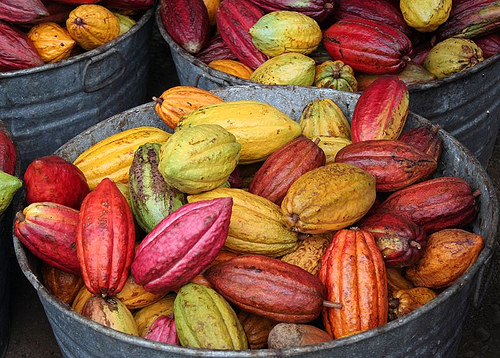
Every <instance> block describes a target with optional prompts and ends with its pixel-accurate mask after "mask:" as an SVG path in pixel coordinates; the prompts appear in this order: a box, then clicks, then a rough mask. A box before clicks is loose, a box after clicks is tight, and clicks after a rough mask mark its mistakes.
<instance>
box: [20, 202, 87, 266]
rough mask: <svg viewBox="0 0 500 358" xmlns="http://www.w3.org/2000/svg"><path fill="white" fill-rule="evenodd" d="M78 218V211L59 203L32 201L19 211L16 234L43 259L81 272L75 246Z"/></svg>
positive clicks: (48, 262) (52, 264)
mask: <svg viewBox="0 0 500 358" xmlns="http://www.w3.org/2000/svg"><path fill="white" fill-rule="evenodd" d="M78 221H79V212H78V210H75V209H72V208H70V207H67V206H64V205H60V204H56V203H43V202H42V203H33V204H31V205H28V206H27V207H25V208H24V210H23V211H22V212H18V213H17V214H16V219H15V221H14V233H15V235H16V237H17V238H18V239H19V241H21V242H22V243H23V245H24V246H26V248H28V250H30V251H31V252H32V253H33V255H35V256H36V257H38V258H39V259H40V260H42V261H44V262H46V263H47V264H49V265H51V266H54V267H57V268H59V269H61V270H63V271H66V272H70V273H72V274H75V275H80V263H79V262H78V257H77V253H76V245H75V240H76V232H77V229H78Z"/></svg>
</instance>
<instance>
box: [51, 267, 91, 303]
mask: <svg viewBox="0 0 500 358" xmlns="http://www.w3.org/2000/svg"><path fill="white" fill-rule="evenodd" d="M42 278H43V284H44V285H45V287H46V288H47V290H48V291H49V292H50V293H52V294H53V295H54V296H56V297H57V298H58V299H60V300H61V301H62V302H64V303H66V304H68V305H70V304H71V303H72V302H73V300H74V299H75V297H76V295H77V294H78V292H79V291H80V289H81V288H82V287H83V280H82V278H81V277H80V276H78V275H75V274H72V273H69V272H65V271H63V270H60V269H58V268H57V267H54V266H50V265H48V264H46V263H45V262H42Z"/></svg>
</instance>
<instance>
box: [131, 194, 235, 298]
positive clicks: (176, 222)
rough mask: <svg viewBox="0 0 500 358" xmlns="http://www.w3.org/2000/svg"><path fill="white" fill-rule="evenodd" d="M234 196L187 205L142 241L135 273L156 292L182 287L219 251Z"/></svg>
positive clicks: (151, 290)
mask: <svg viewBox="0 0 500 358" xmlns="http://www.w3.org/2000/svg"><path fill="white" fill-rule="evenodd" d="M232 203H233V200H232V199H231V198H221V199H214V200H206V201H202V202H199V203H192V204H187V205H184V206H183V207H182V208H180V209H178V210H177V211H175V212H174V213H173V214H170V215H169V216H168V217H166V218H165V219H163V220H162V221H161V222H160V223H159V224H158V225H157V226H156V227H155V228H154V229H153V231H151V232H150V233H149V234H148V235H147V236H146V237H145V238H144V239H143V240H142V242H141V244H140V245H139V247H138V249H137V252H136V255H135V258H134V262H133V263H132V275H133V276H134V278H135V281H136V282H137V283H139V284H140V285H143V286H144V288H145V289H146V290H147V291H149V292H153V293H160V292H168V291H171V290H176V289H179V288H180V287H181V286H182V285H184V284H186V283H187V282H189V281H190V280H191V279H192V278H193V277H195V276H196V275H198V274H199V273H200V272H201V271H202V270H203V269H204V268H205V267H206V266H207V265H208V264H209V263H210V262H212V260H213V259H214V258H215V257H216V256H217V255H218V254H219V252H220V250H221V248H222V245H224V241H225V240H226V238H227V234H228V230H229V220H230V218H231V208H232Z"/></svg>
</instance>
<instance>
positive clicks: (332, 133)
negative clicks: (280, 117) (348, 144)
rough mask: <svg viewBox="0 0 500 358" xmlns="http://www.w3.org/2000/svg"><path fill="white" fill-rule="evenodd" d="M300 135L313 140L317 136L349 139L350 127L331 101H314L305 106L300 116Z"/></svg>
mask: <svg viewBox="0 0 500 358" xmlns="http://www.w3.org/2000/svg"><path fill="white" fill-rule="evenodd" d="M300 127H301V128H302V134H303V135H304V136H306V137H307V138H309V139H311V140H314V139H315V138H316V137H318V136H328V137H342V138H347V139H351V126H350V124H349V122H348V121H347V118H346V117H345V115H344V113H343V112H342V109H341V108H340V107H339V106H338V105H337V104H336V103H335V102H334V101H332V100H331V99H329V98H323V99H315V100H313V101H310V102H309V103H307V104H306V106H305V107H304V109H303V110H302V114H301V115H300Z"/></svg>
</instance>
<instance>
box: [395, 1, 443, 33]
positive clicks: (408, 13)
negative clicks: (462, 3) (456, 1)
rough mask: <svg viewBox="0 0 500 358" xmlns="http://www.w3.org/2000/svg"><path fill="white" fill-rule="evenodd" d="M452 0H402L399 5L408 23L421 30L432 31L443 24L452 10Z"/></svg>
mask: <svg viewBox="0 0 500 358" xmlns="http://www.w3.org/2000/svg"><path fill="white" fill-rule="evenodd" d="M451 2H452V1H451V0H425V1H419V2H415V1H411V0H401V1H400V2H399V6H400V9H401V12H402V13H403V17H404V19H405V21H406V23H407V24H408V25H410V26H411V27H413V28H414V29H416V30H418V31H420V32H432V31H434V30H436V29H437V28H438V27H439V25H441V24H443V23H444V22H445V21H446V20H448V17H449V16H450V12H451Z"/></svg>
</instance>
